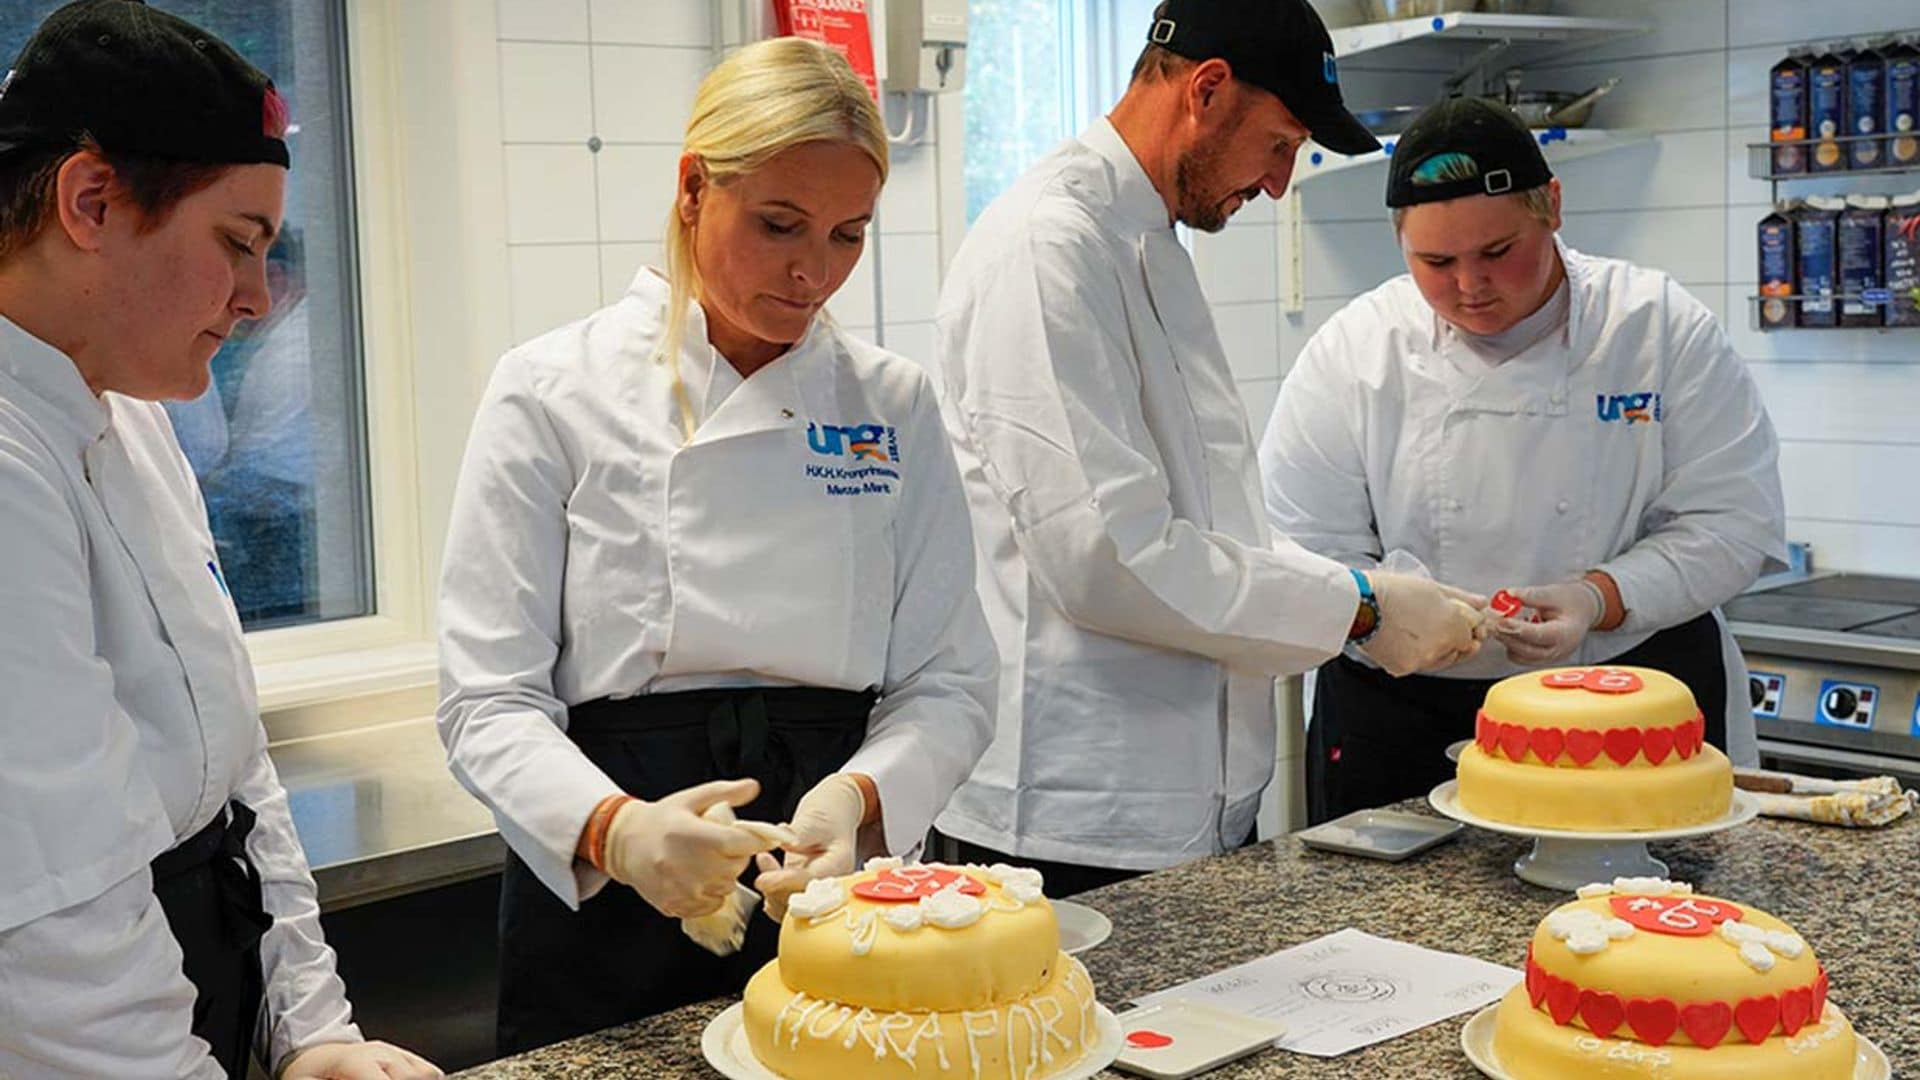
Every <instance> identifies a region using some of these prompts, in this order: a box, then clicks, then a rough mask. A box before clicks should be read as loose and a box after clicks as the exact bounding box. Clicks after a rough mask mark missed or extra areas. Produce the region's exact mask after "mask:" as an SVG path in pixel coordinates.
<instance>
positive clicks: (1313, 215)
mask: <svg viewBox="0 0 1920 1080" xmlns="http://www.w3.org/2000/svg"><path fill="white" fill-rule="evenodd" d="M1295 194H1296V195H1297V196H1298V197H1299V199H1300V213H1301V220H1303V221H1305V222H1308V223H1312V224H1325V223H1327V222H1333V221H1354V222H1366V223H1368V224H1373V225H1376V226H1378V227H1379V229H1380V231H1381V232H1382V233H1383V234H1385V235H1388V236H1391V235H1392V226H1391V224H1390V222H1391V220H1392V219H1391V218H1390V217H1389V216H1388V213H1387V168H1386V165H1385V163H1377V164H1373V165H1365V166H1358V167H1355V168H1351V169H1347V170H1344V171H1342V172H1337V173H1334V174H1332V175H1330V176H1327V177H1326V178H1324V179H1317V180H1313V181H1310V182H1308V183H1305V184H1302V185H1300V187H1299V188H1298V189H1297V190H1296V191H1295Z"/></svg>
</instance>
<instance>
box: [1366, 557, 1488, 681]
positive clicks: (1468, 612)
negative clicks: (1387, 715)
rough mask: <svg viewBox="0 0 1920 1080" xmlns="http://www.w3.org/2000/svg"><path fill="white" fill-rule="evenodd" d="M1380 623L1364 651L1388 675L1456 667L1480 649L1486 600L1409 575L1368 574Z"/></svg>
mask: <svg viewBox="0 0 1920 1080" xmlns="http://www.w3.org/2000/svg"><path fill="white" fill-rule="evenodd" d="M1367 580H1368V581H1369V582H1371V583H1372V585H1373V596H1374V599H1375V600H1377V601H1378V602H1379V604H1380V625H1379V628H1378V629H1376V630H1375V631H1374V633H1373V636H1372V637H1371V638H1369V639H1367V642H1366V644H1364V645H1362V646H1360V650H1361V651H1362V652H1364V653H1366V654H1367V655H1368V656H1369V657H1372V658H1373V660H1374V662H1375V663H1377V664H1379V665H1380V666H1381V667H1382V668H1385V669H1386V671H1387V674H1389V675H1394V676H1400V675H1411V674H1413V673H1414V672H1416V671H1436V670H1438V669H1440V668H1443V667H1451V666H1453V665H1454V664H1457V663H1459V662H1460V661H1462V660H1465V659H1467V658H1468V657H1470V656H1472V655H1474V654H1475V653H1477V652H1479V651H1480V642H1481V640H1482V639H1483V638H1484V637H1485V636H1486V635H1485V629H1484V627H1483V626H1482V624H1483V622H1484V621H1485V615H1484V614H1483V613H1482V612H1481V610H1480V609H1482V608H1484V607H1486V606H1487V598H1486V597H1484V596H1475V595H1474V594H1473V593H1470V592H1467V591H1466V590H1464V589H1456V588H1454V587H1453V586H1451V585H1442V584H1440V583H1439V582H1437V581H1429V580H1427V579H1426V578H1421V577H1414V576H1411V575H1408V574H1390V573H1380V572H1378V571H1376V572H1373V573H1370V574H1368V575H1367Z"/></svg>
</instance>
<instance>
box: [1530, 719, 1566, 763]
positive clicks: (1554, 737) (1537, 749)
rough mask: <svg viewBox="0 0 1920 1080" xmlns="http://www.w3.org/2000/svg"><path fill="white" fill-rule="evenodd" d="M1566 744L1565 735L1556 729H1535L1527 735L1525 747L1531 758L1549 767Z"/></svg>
mask: <svg viewBox="0 0 1920 1080" xmlns="http://www.w3.org/2000/svg"><path fill="white" fill-rule="evenodd" d="M1566 744H1567V733H1566V732H1564V731H1561V730H1560V729H1559V728H1557V727H1537V728H1534V729H1533V730H1532V731H1531V732H1528V733H1527V745H1528V746H1529V747H1530V748H1532V750H1533V756H1534V757H1537V758H1539V759H1540V760H1541V761H1544V762H1546V763H1547V764H1549V765H1551V764H1553V762H1554V759H1555V758H1558V757H1559V756H1560V750H1561V748H1562V747H1564V746H1566Z"/></svg>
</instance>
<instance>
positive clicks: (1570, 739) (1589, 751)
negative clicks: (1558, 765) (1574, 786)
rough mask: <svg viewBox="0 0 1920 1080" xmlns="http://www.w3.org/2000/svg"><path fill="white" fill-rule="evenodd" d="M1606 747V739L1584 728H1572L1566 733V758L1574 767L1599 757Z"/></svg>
mask: <svg viewBox="0 0 1920 1080" xmlns="http://www.w3.org/2000/svg"><path fill="white" fill-rule="evenodd" d="M1605 746H1606V738H1605V737H1604V736H1602V735H1601V734H1600V733H1599V732H1597V731H1589V730H1587V729H1586V728H1574V729H1573V730H1571V731H1569V732H1567V756H1568V757H1570V758H1572V759H1573V763H1574V764H1575V765H1585V764H1586V763H1588V762H1589V761H1592V760H1593V759H1594V758H1597V757H1599V756H1600V751H1601V749H1602V748H1604V747H1605Z"/></svg>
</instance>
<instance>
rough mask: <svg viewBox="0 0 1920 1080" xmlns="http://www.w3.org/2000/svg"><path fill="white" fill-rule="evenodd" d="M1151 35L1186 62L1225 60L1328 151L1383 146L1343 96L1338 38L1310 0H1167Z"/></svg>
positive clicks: (1154, 41)
mask: <svg viewBox="0 0 1920 1080" xmlns="http://www.w3.org/2000/svg"><path fill="white" fill-rule="evenodd" d="M1147 40H1148V41H1149V42H1151V43H1152V44H1155V45H1159V46H1161V47H1162V48H1165V49H1167V50H1168V51H1170V52H1173V53H1177V54H1179V55H1181V56H1184V57H1186V58H1187V59H1189V60H1212V59H1214V58H1215V57H1218V58H1220V59H1222V60H1225V61H1226V62H1227V63H1228V65H1230V66H1231V67H1232V68H1233V75H1234V78H1236V79H1239V80H1240V81H1242V82H1245V83H1251V84H1252V85H1254V86H1257V87H1259V88H1260V89H1262V90H1266V91H1268V92H1270V93H1272V94H1273V95H1275V96H1276V97H1278V98H1279V99H1280V101H1281V103H1282V104H1284V105H1286V107H1287V109H1288V110H1289V111H1290V112H1292V113H1293V115H1295V116H1297V117H1299V118H1300V122H1301V123H1303V124H1305V125H1307V130H1308V131H1310V132H1312V133H1313V141H1315V142H1317V143H1319V144H1320V145H1321V146H1324V147H1326V148H1328V149H1329V150H1335V151H1338V152H1339V153H1342V154H1365V153H1368V152H1370V151H1373V150H1378V149H1380V141H1379V140H1378V139H1375V138H1374V137H1373V133H1372V132H1370V131H1368V130H1367V129H1366V127H1365V126H1364V125H1362V124H1361V123H1360V121H1358V120H1355V119H1354V118H1353V114H1352V113H1350V112H1348V111H1347V106H1346V103H1345V102H1344V101H1342V100H1341V99H1340V72H1339V69H1338V68H1337V66H1336V65H1335V64H1334V61H1333V39H1332V38H1331V37H1329V36H1327V27H1326V24H1325V23H1322V22H1321V21H1320V16H1319V15H1318V14H1316V13H1315V12H1314V10H1313V8H1312V7H1310V6H1308V4H1307V0H1167V2H1166V3H1165V4H1163V5H1161V10H1160V11H1159V12H1158V17H1157V18H1156V19H1154V21H1153V28H1152V29H1151V30H1149V31H1148V32H1147Z"/></svg>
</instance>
